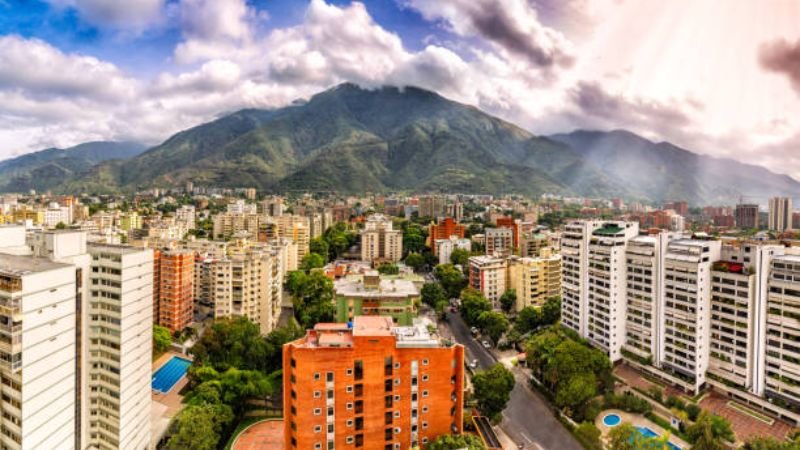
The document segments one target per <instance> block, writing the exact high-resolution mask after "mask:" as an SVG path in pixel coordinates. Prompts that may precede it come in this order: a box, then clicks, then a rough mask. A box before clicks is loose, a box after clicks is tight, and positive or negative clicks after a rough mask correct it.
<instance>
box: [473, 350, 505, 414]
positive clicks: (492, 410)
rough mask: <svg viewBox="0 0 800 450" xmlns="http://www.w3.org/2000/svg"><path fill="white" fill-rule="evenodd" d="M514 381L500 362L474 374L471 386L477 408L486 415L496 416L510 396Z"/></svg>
mask: <svg viewBox="0 0 800 450" xmlns="http://www.w3.org/2000/svg"><path fill="white" fill-rule="evenodd" d="M514 383H515V381H514V374H512V373H511V371H509V370H508V369H506V368H505V366H503V365H502V364H500V363H497V364H495V365H493V366H492V367H490V368H489V369H488V370H484V371H481V372H478V373H477V374H475V376H474V377H472V386H473V389H474V392H475V398H476V399H477V400H478V409H480V410H481V412H483V413H484V414H485V415H486V416H488V417H491V418H496V417H497V416H498V415H499V414H500V413H501V412H502V411H503V409H505V407H506V404H507V403H508V400H509V399H510V398H511V390H512V389H514Z"/></svg>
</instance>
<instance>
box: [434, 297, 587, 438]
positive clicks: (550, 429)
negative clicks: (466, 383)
mask: <svg viewBox="0 0 800 450" xmlns="http://www.w3.org/2000/svg"><path fill="white" fill-rule="evenodd" d="M447 323H448V325H449V329H450V331H452V333H453V337H454V338H455V340H456V341H457V342H458V343H460V344H463V345H464V347H465V348H466V353H467V359H468V360H469V361H472V360H473V359H477V360H478V367H479V368H480V369H486V368H489V367H491V366H492V365H493V364H495V363H496V362H497V359H496V358H495V357H494V356H493V355H492V354H491V353H490V352H489V351H487V350H486V349H485V348H483V346H482V345H481V344H480V342H478V341H477V340H475V339H474V338H473V337H472V335H471V334H470V332H469V327H467V324H466V323H464V321H463V320H462V319H461V316H460V315H459V314H457V313H450V312H448V313H447ZM514 377H515V378H516V380H517V384H516V385H515V386H514V390H512V391H511V399H510V400H509V402H508V405H506V409H505V410H504V411H503V421H502V422H501V423H500V427H501V428H502V429H503V431H505V433H506V434H507V435H508V436H509V437H510V438H511V439H513V440H514V442H518V443H524V444H525V449H529V450H583V447H582V446H581V445H580V444H579V443H578V441H577V440H575V437H573V436H572V434H571V433H570V432H569V431H568V430H567V429H566V428H564V426H563V425H562V424H561V422H559V421H558V420H557V419H556V418H555V416H554V415H553V412H552V410H551V408H550V405H549V404H548V403H547V400H545V399H544V398H543V397H542V396H541V395H540V394H539V393H537V392H534V391H532V390H531V389H530V387H528V384H527V380H526V377H527V375H525V373H524V371H523V370H522V369H515V370H514Z"/></svg>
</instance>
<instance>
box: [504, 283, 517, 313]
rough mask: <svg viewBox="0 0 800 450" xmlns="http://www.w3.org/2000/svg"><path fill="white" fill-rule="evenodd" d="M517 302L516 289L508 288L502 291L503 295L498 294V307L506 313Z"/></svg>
mask: <svg viewBox="0 0 800 450" xmlns="http://www.w3.org/2000/svg"><path fill="white" fill-rule="evenodd" d="M516 304H517V291H516V290H515V289H509V290H507V291H505V292H503V295H501V296H500V308H501V309H502V310H503V312H505V313H506V314H508V313H510V312H511V310H512V309H514V306H515V305H516Z"/></svg>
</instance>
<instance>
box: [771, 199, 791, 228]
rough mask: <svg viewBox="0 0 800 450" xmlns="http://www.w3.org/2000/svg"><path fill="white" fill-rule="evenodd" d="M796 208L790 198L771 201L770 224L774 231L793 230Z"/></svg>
mask: <svg viewBox="0 0 800 450" xmlns="http://www.w3.org/2000/svg"><path fill="white" fill-rule="evenodd" d="M793 213H794V208H793V207H792V199H791V198H789V197H774V198H771V199H769V223H768V228H769V229H770V230H772V231H786V230H790V229H792V228H793V223H792V220H793V217H792V214H793Z"/></svg>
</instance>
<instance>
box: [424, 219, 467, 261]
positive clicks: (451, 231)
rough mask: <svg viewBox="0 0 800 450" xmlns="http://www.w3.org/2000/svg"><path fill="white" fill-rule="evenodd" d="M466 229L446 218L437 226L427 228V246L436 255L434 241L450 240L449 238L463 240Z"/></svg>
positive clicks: (431, 225)
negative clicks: (454, 237)
mask: <svg viewBox="0 0 800 450" xmlns="http://www.w3.org/2000/svg"><path fill="white" fill-rule="evenodd" d="M465 232H466V227H465V226H464V225H459V223H458V222H456V221H455V219H453V218H452V217H447V218H445V219H443V220H441V221H439V223H438V224H435V223H432V224H430V225H429V226H428V242H427V244H428V246H429V247H431V249H432V250H433V254H434V255H436V240H437V239H450V236H458V238H459V239H463V238H464V233H465Z"/></svg>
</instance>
